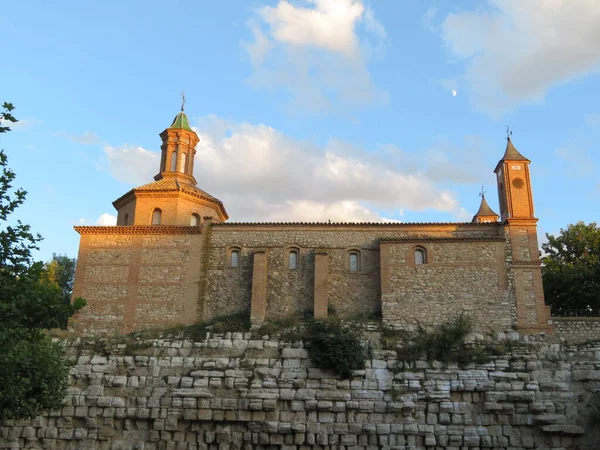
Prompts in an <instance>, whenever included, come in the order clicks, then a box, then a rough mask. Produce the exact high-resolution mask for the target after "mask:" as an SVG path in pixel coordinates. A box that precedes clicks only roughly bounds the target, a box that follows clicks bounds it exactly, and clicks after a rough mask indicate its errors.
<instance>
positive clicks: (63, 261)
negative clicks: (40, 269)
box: [44, 253, 77, 299]
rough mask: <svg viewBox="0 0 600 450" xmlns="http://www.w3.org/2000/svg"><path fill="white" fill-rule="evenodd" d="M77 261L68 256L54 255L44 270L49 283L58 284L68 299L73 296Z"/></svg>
mask: <svg viewBox="0 0 600 450" xmlns="http://www.w3.org/2000/svg"><path fill="white" fill-rule="evenodd" d="M76 267H77V260H76V259H75V258H69V257H68V256H67V255H57V254H56V253H52V259H51V260H50V261H48V262H47V263H46V264H45V265H44V270H45V272H46V276H47V278H48V280H49V281H51V282H53V283H56V284H57V285H58V287H60V289H61V290H62V291H63V293H64V294H65V297H66V298H69V299H70V298H71V294H73V281H74V280H75V268H76Z"/></svg>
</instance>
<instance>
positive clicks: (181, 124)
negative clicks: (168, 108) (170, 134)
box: [169, 111, 192, 131]
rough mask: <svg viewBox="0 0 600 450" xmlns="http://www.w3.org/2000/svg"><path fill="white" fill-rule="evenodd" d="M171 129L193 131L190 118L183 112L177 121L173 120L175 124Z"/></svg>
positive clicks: (178, 115) (177, 117) (176, 118)
mask: <svg viewBox="0 0 600 450" xmlns="http://www.w3.org/2000/svg"><path fill="white" fill-rule="evenodd" d="M169 128H173V129H181V130H187V131H192V129H191V128H190V123H189V121H188V118H187V116H186V115H185V113H184V112H183V111H181V112H180V113H179V114H177V115H176V116H175V119H173V123H172V124H171V126H170V127H169Z"/></svg>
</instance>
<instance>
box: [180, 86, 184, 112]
mask: <svg viewBox="0 0 600 450" xmlns="http://www.w3.org/2000/svg"><path fill="white" fill-rule="evenodd" d="M184 109H185V92H183V91H181V112H183V110H184Z"/></svg>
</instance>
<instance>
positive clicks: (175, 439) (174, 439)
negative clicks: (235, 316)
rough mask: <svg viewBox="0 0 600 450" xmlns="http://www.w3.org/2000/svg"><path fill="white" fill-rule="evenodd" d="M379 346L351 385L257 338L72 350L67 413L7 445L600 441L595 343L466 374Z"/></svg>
mask: <svg viewBox="0 0 600 450" xmlns="http://www.w3.org/2000/svg"><path fill="white" fill-rule="evenodd" d="M512 334H514V333H512ZM512 334H511V335H512ZM369 345H370V346H371V347H372V359H371V360H370V361H368V362H367V368H366V369H365V370H362V371H357V372H355V373H354V375H353V377H352V378H351V379H349V380H341V379H339V378H337V377H335V376H334V375H332V374H331V373H328V372H324V371H322V370H321V369H319V368H317V367H315V366H314V364H313V363H312V362H311V360H310V358H309V357H308V356H309V354H308V352H307V350H306V349H304V348H303V347H302V345H301V343H296V344H294V345H292V344H290V343H285V342H282V341H279V340H276V339H269V338H265V339H253V338H252V336H251V335H250V334H241V333H232V334H231V333H229V334H225V335H221V336H209V337H208V338H207V339H206V340H204V341H201V342H190V341H181V340H155V341H148V342H137V343H135V344H118V345H114V346H113V347H112V348H111V349H107V351H105V352H103V353H102V354H98V353H94V352H93V351H91V350H89V349H88V350H86V349H85V346H84V341H80V342H79V343H78V346H76V347H70V351H71V352H72V354H73V358H74V360H75V361H76V365H75V366H74V367H73V369H72V371H71V387H70V389H69V393H68V396H67V398H66V399H65V406H64V407H63V408H62V409H61V410H60V411H55V412H52V413H49V414H46V415H44V416H42V417H38V418H35V419H33V420H23V421H17V422H6V423H5V424H4V426H3V427H2V428H1V429H0V448H13V449H20V448H47V449H56V450H62V449H72V448H78V449H93V450H95V449H97V450H105V449H106V450H108V449H134V448H137V449H141V448H143V449H145V450H155V449H210V450H213V449H214V450H230V449H231V450H233V449H242V448H243V449H282V450H283V449H285V450H304V449H307V450H308V449H324V450H325V449H341V450H345V449H353V450H361V449H364V450H366V449H388V448H389V449H392V448H394V449H408V448H412V449H425V448H436V449H440V450H442V449H448V450H456V449H459V448H493V449H498V450H508V449H510V450H523V449H531V448H538V449H548V450H550V449H553V450H559V449H561V450H562V449H566V448H581V449H583V448H594V447H593V446H589V447H584V446H583V445H585V444H586V443H588V444H594V443H597V442H598V438H599V436H598V434H596V433H595V432H594V431H593V429H591V428H589V427H588V426H587V425H586V415H587V412H588V407H587V405H588V402H589V401H590V400H591V399H592V397H593V396H594V395H596V396H597V395H598V392H597V391H598V382H599V381H600V346H598V345H597V344H596V345H591V344H588V345H582V346H564V345H560V344H550V343H546V342H544V341H531V340H528V341H527V342H523V341H514V342H513V346H512V349H511V350H510V351H507V354H506V355H504V356H502V357H498V358H497V359H495V360H494V361H492V362H490V363H488V364H484V365H477V366H475V365H472V366H469V367H465V368H458V367H456V366H452V365H450V366H442V365H441V364H438V363H435V362H427V361H416V362H414V363H411V364H407V363H403V362H401V361H398V360H397V359H396V354H395V352H393V351H390V350H383V349H381V348H380V347H379V345H378V340H377V335H376V333H373V332H372V333H371V340H370V341H369ZM91 347H92V348H98V346H97V345H92V346H91Z"/></svg>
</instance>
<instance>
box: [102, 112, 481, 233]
mask: <svg viewBox="0 0 600 450" xmlns="http://www.w3.org/2000/svg"><path fill="white" fill-rule="evenodd" d="M196 131H197V132H198V134H199V136H200V143H199V144H198V146H197V147H196V149H197V155H196V164H195V174H194V175H195V177H196V179H197V180H198V184H199V187H201V188H202V189H205V190H206V191H208V192H209V193H211V194H213V195H215V196H217V197H218V198H219V199H221V200H222V201H223V202H224V204H225V207H226V208H227V210H228V212H229V215H230V216H231V220H234V221H245V220H248V221H303V220H310V221H314V220H328V219H329V220H332V221H376V220H379V221H382V220H389V219H386V218H390V217H397V216H398V215H402V214H403V213H404V211H405V210H411V211H424V210H437V211H441V212H445V213H448V214H449V215H453V216H454V217H462V216H463V215H464V214H463V213H462V211H461V208H460V206H459V204H458V202H457V200H456V197H455V195H454V194H453V193H452V192H450V191H448V190H445V189H442V188H440V187H439V186H438V182H440V181H447V180H450V179H452V181H456V180H458V181H459V182H471V181H473V180H477V177H472V176H470V175H469V174H468V173H466V172H465V170H466V169H464V168H462V171H461V170H458V169H459V168H460V167H459V165H458V164H456V163H455V162H453V160H452V159H451V158H452V157H453V156H452V155H453V154H454V153H453V152H452V151H450V152H448V154H449V155H450V156H448V154H445V153H444V152H443V151H442V150H441V149H442V148H443V146H439V148H438V149H437V150H430V151H427V152H426V153H425V154H426V155H427V157H425V158H423V157H416V156H415V155H412V154H407V153H405V152H402V151H401V150H399V149H397V148H396V147H391V146H388V147H386V148H383V149H381V150H382V151H383V153H384V154H385V155H384V156H377V153H381V152H368V151H366V150H365V149H362V148H356V147H353V146H352V145H350V144H348V143H347V142H344V141H340V140H331V141H330V142H328V143H327V144H326V145H325V146H323V147H318V146H316V145H314V144H312V143H310V142H307V141H301V140H297V139H294V138H292V137H290V136H287V135H286V134H284V133H282V132H280V131H278V130H275V129H273V128H271V127H268V126H266V125H251V124H248V123H233V122H228V121H225V120H223V119H221V118H219V117H216V116H208V117H205V118H203V119H202V121H201V125H200V127H199V128H198V129H197V130H196ZM105 151H106V156H107V158H108V160H109V169H110V171H111V173H113V175H114V176H115V177H116V178H118V179H120V180H121V181H125V182H130V183H136V184H143V183H147V182H150V181H152V176H153V175H154V174H155V173H156V172H157V171H158V167H159V154H158V153H155V152H150V151H148V150H145V149H142V148H139V147H128V146H124V147H120V148H113V147H108V146H107V147H106V149H105ZM473 160H474V161H477V158H476V157H475V156H474V158H473ZM400 161H404V162H406V163H405V164H402V163H400ZM453 168H456V169H457V170H453ZM399 211H401V213H399Z"/></svg>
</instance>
